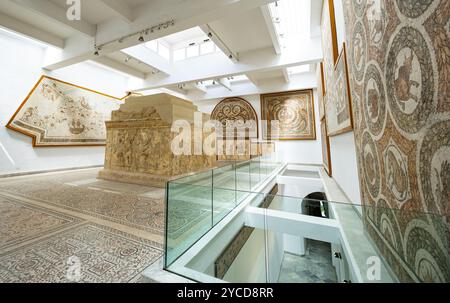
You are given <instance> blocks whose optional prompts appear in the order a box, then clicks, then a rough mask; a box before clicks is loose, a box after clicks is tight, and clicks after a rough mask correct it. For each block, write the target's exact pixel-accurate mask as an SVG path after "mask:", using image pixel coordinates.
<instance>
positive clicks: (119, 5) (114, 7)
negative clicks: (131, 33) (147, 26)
mask: <svg viewBox="0 0 450 303" xmlns="http://www.w3.org/2000/svg"><path fill="white" fill-rule="evenodd" d="M97 1H99V2H100V3H102V4H103V5H105V6H106V7H107V8H108V9H110V10H111V11H112V12H113V13H114V14H115V15H116V16H117V17H119V18H121V19H122V20H123V21H125V22H127V23H132V22H133V21H134V12H133V10H132V9H131V7H130V6H128V5H127V4H126V3H125V1H123V0H97Z"/></svg>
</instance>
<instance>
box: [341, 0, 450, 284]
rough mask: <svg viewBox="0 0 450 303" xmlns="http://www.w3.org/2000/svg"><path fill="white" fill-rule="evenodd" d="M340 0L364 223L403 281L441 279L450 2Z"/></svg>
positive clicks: (449, 170)
mask: <svg viewBox="0 0 450 303" xmlns="http://www.w3.org/2000/svg"><path fill="white" fill-rule="evenodd" d="M343 3H344V15H345V21H346V22H345V24H346V40H347V46H348V60H349V71H350V86H351V92H352V99H353V101H352V109H353V117H354V120H355V138H356V148H357V155H358V164H359V165H358V166H359V175H360V178H361V179H362V188H361V191H362V200H363V201H364V203H365V205H366V207H365V208H364V220H365V226H366V228H367V231H368V232H369V233H370V234H371V236H372V238H373V239H374V241H375V243H376V245H377V246H378V248H379V250H380V252H381V253H382V254H383V256H384V257H385V259H386V260H387V262H388V263H389V264H390V266H391V267H392V269H393V271H394V272H395V273H396V274H397V276H398V277H399V279H400V280H401V281H435V282H444V281H446V282H449V281H450V278H449V276H450V274H449V259H448V253H449V240H450V238H449V235H450V230H449V225H448V220H449V215H450V207H449V200H450V102H449V100H450V98H449V97H450V96H449V91H450V85H449V83H450V82H449V74H450V69H449V64H450V21H449V16H450V1H448V0H423V1H417V0H416V1H414V0H407V1H406V0H405V1H403V0H402V1H400V0H397V1H384V0H343ZM425 213H426V214H425ZM445 219H446V220H445Z"/></svg>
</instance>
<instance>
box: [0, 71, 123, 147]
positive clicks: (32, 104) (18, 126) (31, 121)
mask: <svg viewBox="0 0 450 303" xmlns="http://www.w3.org/2000/svg"><path fill="white" fill-rule="evenodd" d="M129 95H130V94H129ZM129 95H127V96H126V97H128V96H129ZM124 98H125V97H124ZM124 98H122V99H124ZM122 99H119V98H116V97H113V96H110V95H106V94H103V93H100V92H97V91H94V90H91V89H88V88H84V87H81V86H78V85H74V84H71V83H68V82H64V81H61V80H58V79H55V78H51V77H48V76H41V78H40V79H39V81H38V82H37V83H36V85H35V86H34V87H33V89H32V90H31V92H30V93H29V94H28V96H27V97H26V98H25V100H24V101H23V102H22V104H21V105H20V107H19V108H18V109H17V111H16V112H15V114H14V115H13V116H12V118H11V119H10V121H9V122H8V124H7V125H6V127H7V128H9V129H11V130H14V131H17V132H20V133H22V134H24V135H26V136H29V137H32V138H33V147H65V146H102V145H105V143H106V127H105V121H107V120H109V119H110V118H111V112H112V111H113V110H116V109H118V108H119V106H120V104H121V103H122V101H121V100H122Z"/></svg>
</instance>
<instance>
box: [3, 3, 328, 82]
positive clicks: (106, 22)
mask: <svg viewBox="0 0 450 303" xmlns="http://www.w3.org/2000/svg"><path fill="white" fill-rule="evenodd" d="M33 1H34V0H0V14H4V15H7V16H10V17H13V18H15V19H16V20H17V22H18V23H19V24H20V26H19V28H21V29H22V28H24V29H26V28H27V27H29V30H28V31H27V30H24V31H22V32H20V31H19V33H22V34H24V35H27V36H30V37H32V35H33V33H34V30H35V29H39V30H40V32H41V33H44V37H45V33H48V34H49V35H52V37H53V38H56V40H58V39H60V41H63V42H64V41H67V39H68V38H76V39H81V40H80V41H81V43H85V44H86V47H87V49H88V54H89V55H90V56H92V54H93V53H94V51H93V45H94V37H93V36H95V35H97V37H98V36H99V35H100V34H99V32H98V31H99V29H100V30H102V31H103V33H102V34H103V36H102V39H103V40H105V41H108V39H106V38H105V35H106V36H108V34H109V35H111V36H112V37H114V36H115V37H117V35H118V34H117V33H118V32H120V34H119V35H124V36H126V35H125V34H126V33H130V34H135V33H137V34H138V35H139V30H144V29H146V27H144V25H145V24H150V25H155V22H154V20H160V19H164V20H170V19H171V18H174V19H175V27H177V29H178V30H177V31H170V28H169V30H168V31H169V33H170V34H169V35H166V36H164V35H159V36H157V37H154V38H153V39H160V40H163V41H164V42H165V43H166V44H168V45H169V46H172V47H174V48H177V45H179V44H180V43H184V42H191V41H192V40H196V39H199V38H202V37H206V34H205V32H204V31H203V30H202V29H201V28H200V27H199V26H204V25H206V24H207V25H208V26H209V27H210V28H211V29H212V31H213V32H214V35H213V38H212V40H213V41H214V42H216V45H217V46H218V47H219V48H220V49H221V50H222V51H223V53H225V54H226V55H227V56H228V53H227V52H228V51H231V53H233V54H238V55H240V54H242V58H244V59H243V60H244V61H241V60H239V61H233V60H229V59H228V58H227V56H223V54H222V57H220V56H218V57H217V60H213V61H202V58H200V57H199V58H197V59H195V60H192V62H195V64H194V63H192V66H191V67H189V68H186V66H188V65H186V64H188V63H186V64H184V65H182V66H183V71H182V73H181V74H182V75H176V74H173V73H174V72H175V73H176V72H177V71H180V69H179V68H178V69H177V64H180V63H178V62H174V63H170V62H168V61H167V60H162V58H161V57H159V58H158V54H156V53H153V52H150V51H149V52H148V54H146V56H144V57H148V58H149V60H148V61H147V60H145V58H142V57H140V59H141V61H139V60H137V59H136V58H133V59H131V60H126V59H127V58H128V57H129V56H128V55H127V54H124V53H123V52H122V51H121V50H122V49H126V48H128V47H133V46H136V45H138V44H137V42H138V39H137V37H131V38H130V40H132V41H133V42H132V43H133V44H132V45H130V44H126V43H123V46H122V47H117V48H116V49H114V50H111V51H109V52H105V53H104V54H103V52H102V54H101V56H100V57H99V58H101V57H103V56H104V57H105V58H106V59H107V60H98V61H102V62H103V65H108V62H115V63H114V64H111V65H110V67H111V68H112V69H115V70H117V71H120V72H122V73H128V74H129V75H132V76H135V77H136V75H138V77H140V76H139V75H143V76H142V77H140V78H142V79H144V78H145V81H144V84H143V85H144V87H149V88H152V87H154V88H157V87H158V86H159V87H172V88H173V87H177V86H178V84H180V83H190V84H192V83H194V84H195V83H196V81H199V80H204V79H220V78H227V77H229V76H231V75H237V74H242V73H245V72H242V70H249V72H248V74H246V75H248V76H249V78H250V79H249V80H247V81H246V82H248V83H251V82H250V81H252V82H253V83H257V82H258V81H259V80H266V79H278V80H277V81H279V78H282V77H284V79H286V77H285V75H286V67H287V66H291V65H293V63H296V62H297V61H298V64H300V63H301V62H302V60H304V61H305V62H306V61H308V60H309V59H307V58H305V59H303V58H300V56H298V57H299V58H298V59H296V60H297V61H289V60H287V61H286V63H283V62H284V61H283V60H281V61H280V60H279V58H278V57H277V56H279V53H277V43H278V39H277V38H276V37H274V35H273V32H275V26H274V24H273V23H272V20H271V19H270V18H268V17H267V13H266V12H267V11H268V6H267V5H268V3H270V2H271V1H274V0H241V1H236V0H81V17H82V20H81V21H80V22H78V21H73V22H74V23H71V22H67V20H65V10H66V9H67V8H68V5H67V3H66V0H36V2H33ZM114 1H118V3H119V4H120V5H119V6H118V7H119V8H123V9H124V11H123V12H121V11H120V9H118V8H117V6H114V5H112V6H111V3H113V4H114V3H116V4H117V2H114ZM278 1H279V2H280V3H281V2H283V1H292V0H278ZM294 1H299V2H300V1H301V2H304V1H313V2H314V5H312V7H311V12H312V16H311V22H310V23H311V27H314V28H317V27H318V25H319V24H320V19H319V20H317V19H318V18H319V17H320V11H321V5H317V3H316V2H318V1H317V0H294ZM320 2H322V1H320ZM36 3H37V4H36ZM40 5H42V7H41V9H37V7H38V6H40ZM52 6H53V7H56V8H57V9H56V10H55V9H53V10H52V9H49V11H48V12H47V10H46V9H45V8H46V7H47V8H49V7H50V8H51V7H52ZM183 7H184V9H183ZM230 7H232V8H234V7H236V9H234V10H233V9H232V8H230ZM302 7H303V6H301V5H299V4H298V3H297V4H296V5H294V6H291V7H288V8H287V9H285V10H288V11H289V10H292V12H289V13H290V15H289V18H287V19H289V22H290V23H293V22H295V16H296V12H295V11H297V10H300V9H302ZM308 7H309V6H308ZM42 8H44V9H42ZM155 8H159V9H160V10H157V9H156V10H155ZM50 10H51V12H50ZM58 10H59V17H58V16H55V14H57V13H55V11H56V12H57V11H58ZM202 10H203V11H202ZM125 11H126V12H125ZM122 13H123V14H122ZM191 15H192V16H191ZM299 15H301V14H300V13H299ZM124 16H125V17H129V16H140V17H139V18H140V19H139V22H138V21H136V22H134V21H133V18H130V20H127V18H124ZM147 16H148V17H147ZM173 16H179V17H178V18H175V17H173ZM211 16H214V18H212V17H211ZM143 17H145V18H143ZM136 18H137V17H136ZM180 18H181V20H180ZM183 18H185V19H183ZM0 19H1V18H0ZM203 20H205V21H203ZM206 20H207V21H206ZM73 24H78V25H80V24H81V27H80V26H79V27H77V26H73ZM188 24H189V26H188ZM298 24H299V26H302V25H301V24H302V23H301V22H300V21H299V23H298ZM99 25H100V26H99ZM0 26H2V20H0ZM6 27H7V26H6ZM83 28H84V29H85V28H88V30H87V31H83ZM202 28H203V29H204V27H202ZM89 29H91V30H93V32H94V34H93V35H90V33H89ZM12 30H15V31H17V30H16V29H12ZM301 30H302V28H297V31H301ZM105 32H106V34H105ZM95 33H97V34H95ZM42 37H43V36H42V34H41V35H40V36H39V35H38V37H32V38H35V39H38V40H39V38H42ZM119 37H120V36H119ZM150 40H152V35H149V36H148V37H146V41H150ZM190 40H191V41H190ZM217 40H220V43H219V44H218V42H217ZM319 40H320V39H319ZM40 41H43V42H46V43H50V44H51V43H52V41H54V39H53V40H52V39H50V42H49V40H46V41H45V39H44V40H40ZM76 41H77V42H78V40H76ZM314 43H315V42H314ZM56 44H57V43H55V44H54V45H56ZM125 44H126V45H125ZM220 44H223V45H220ZM59 45H63V43H61V44H59ZM224 47H225V48H226V50H225V48H224ZM306 47H308V46H306ZM79 48H80V49H82V47H81V46H80V47H79ZM63 51H65V49H64V50H63ZM76 52H79V50H78V49H77V50H76ZM261 52H262V53H261ZM71 53H72V52H71V51H68V54H69V56H70V54H71ZM244 53H245V54H244ZM261 54H262V55H261ZM133 56H134V54H133ZM209 56H214V54H211V55H209ZM261 56H262V57H261ZM87 57H88V56H84V57H83V58H84V59H82V60H83V61H85V60H94V61H95V60H96V59H97V58H96V57H95V56H93V57H90V58H88V59H86V58H87ZM138 57H139V56H138ZM238 57H240V56H238ZM260 58H261V59H260ZM239 59H240V58H239ZM261 60H262V61H261ZM264 60H265V61H264ZM78 62H82V61H81V60H80V61H78ZM78 62H77V61H69V63H68V65H71V64H75V63H78ZM202 62H205V63H202ZM246 62H249V64H248V66H249V67H248V68H244V69H243V66H247V65H246V64H247V63H246ZM280 62H281V63H280ZM68 65H66V66H68ZM278 65H279V67H278ZM274 66H277V67H274ZM61 67H64V66H63V65H62V66H61ZM235 67H236V72H234V68H235ZM57 68H60V67H57ZM158 70H159V71H162V72H161V73H156V74H155V71H158ZM198 70H204V71H205V73H204V75H205V76H204V75H203V74H202V73H198V75H196V76H191V75H190V74H189V73H190V71H192V72H193V73H194V74H195V72H198ZM215 70H217V73H214V71H215ZM130 71H131V72H130ZM134 71H135V72H134ZM239 71H240V72H239ZM153 78H155V81H153V80H152V79H153ZM164 78H167V79H173V80H169V82H168V84H167V85H164V86H163V85H159V84H158V83H159V82H158V81H159V79H164ZM183 78H186V80H185V81H183ZM152 81H153V82H152ZM286 81H289V79H286ZM241 82H242V81H239V83H241ZM244 82H245V81H244ZM145 85H146V86H145ZM187 87H191V86H189V85H188V86H187ZM194 89H195V87H194ZM197 90H198V88H197Z"/></svg>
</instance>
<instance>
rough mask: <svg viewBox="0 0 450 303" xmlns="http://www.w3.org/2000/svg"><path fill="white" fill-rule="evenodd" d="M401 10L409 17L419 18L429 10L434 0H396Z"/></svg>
mask: <svg viewBox="0 0 450 303" xmlns="http://www.w3.org/2000/svg"><path fill="white" fill-rule="evenodd" d="M396 2H397V6H398V9H399V11H400V12H401V13H402V14H403V15H405V16H406V17H408V18H417V17H419V16H420V15H422V14H423V13H424V12H426V11H427V9H428V7H430V5H431V3H433V0H396Z"/></svg>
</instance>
